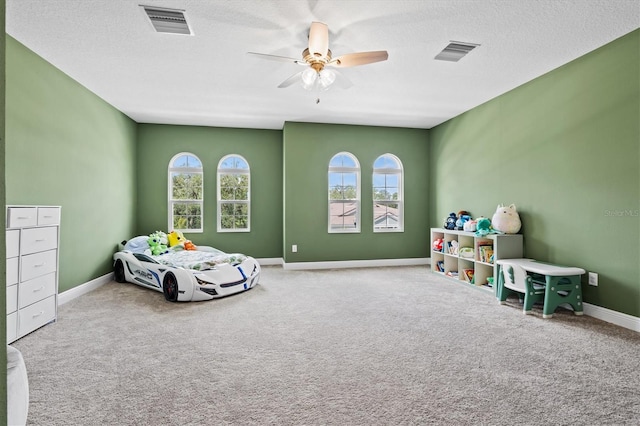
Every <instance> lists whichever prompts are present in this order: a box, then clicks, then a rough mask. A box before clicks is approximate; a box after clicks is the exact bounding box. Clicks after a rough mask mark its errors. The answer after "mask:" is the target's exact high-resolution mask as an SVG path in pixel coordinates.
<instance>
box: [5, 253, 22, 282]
mask: <svg viewBox="0 0 640 426" xmlns="http://www.w3.org/2000/svg"><path fill="white" fill-rule="evenodd" d="M19 270H20V263H19V259H18V258H17V257H12V258H11V259H7V286H10V285H13V284H18V278H19V274H18V271H19Z"/></svg>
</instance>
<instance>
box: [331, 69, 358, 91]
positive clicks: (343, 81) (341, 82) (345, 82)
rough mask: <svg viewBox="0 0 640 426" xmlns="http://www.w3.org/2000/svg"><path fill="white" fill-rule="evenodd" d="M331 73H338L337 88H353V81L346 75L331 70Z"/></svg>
mask: <svg viewBox="0 0 640 426" xmlns="http://www.w3.org/2000/svg"><path fill="white" fill-rule="evenodd" d="M331 71H333V72H334V73H336V81H335V84H336V86H338V87H340V88H341V89H348V88H350V87H351V86H353V83H352V82H351V80H349V79H348V78H347V77H346V76H345V75H344V74H342V73H341V72H339V71H338V70H331Z"/></svg>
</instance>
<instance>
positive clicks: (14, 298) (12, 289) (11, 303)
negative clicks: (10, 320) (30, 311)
mask: <svg viewBox="0 0 640 426" xmlns="http://www.w3.org/2000/svg"><path fill="white" fill-rule="evenodd" d="M17 310H18V284H16V285H12V286H9V287H7V313H8V314H10V313H12V312H15V311H17Z"/></svg>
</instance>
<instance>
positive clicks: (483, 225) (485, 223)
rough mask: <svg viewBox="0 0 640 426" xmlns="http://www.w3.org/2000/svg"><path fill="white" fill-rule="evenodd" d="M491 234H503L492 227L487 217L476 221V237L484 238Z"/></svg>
mask: <svg viewBox="0 0 640 426" xmlns="http://www.w3.org/2000/svg"><path fill="white" fill-rule="evenodd" d="M489 234H502V232H500V231H496V230H495V229H493V228H492V227H491V221H490V220H489V219H487V218H486V217H481V218H479V219H478V220H477V221H476V237H484V236H485V235H489Z"/></svg>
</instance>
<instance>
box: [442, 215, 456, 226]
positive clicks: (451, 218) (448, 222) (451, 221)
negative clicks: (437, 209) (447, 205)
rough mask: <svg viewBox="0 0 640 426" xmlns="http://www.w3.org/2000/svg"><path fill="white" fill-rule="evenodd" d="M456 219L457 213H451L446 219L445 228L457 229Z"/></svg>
mask: <svg viewBox="0 0 640 426" xmlns="http://www.w3.org/2000/svg"><path fill="white" fill-rule="evenodd" d="M456 220H458V217H457V216H456V214H455V213H453V212H451V213H449V216H448V217H447V218H446V219H445V220H444V228H445V229H456Z"/></svg>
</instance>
